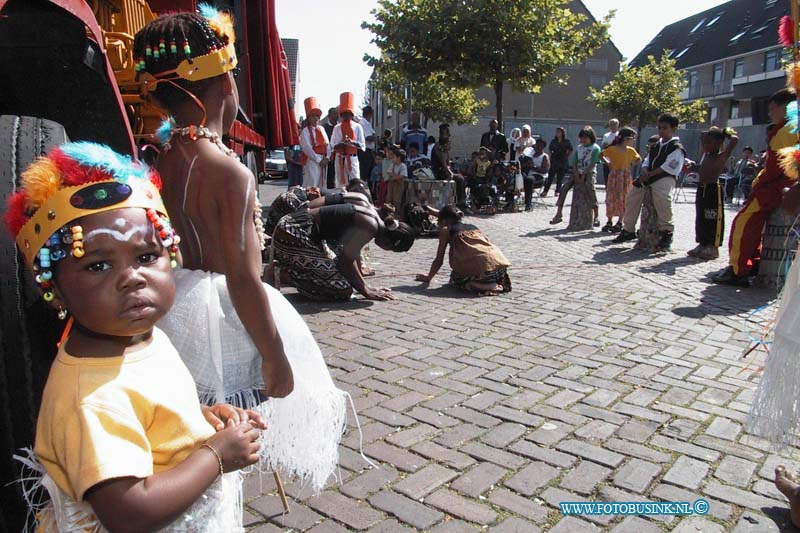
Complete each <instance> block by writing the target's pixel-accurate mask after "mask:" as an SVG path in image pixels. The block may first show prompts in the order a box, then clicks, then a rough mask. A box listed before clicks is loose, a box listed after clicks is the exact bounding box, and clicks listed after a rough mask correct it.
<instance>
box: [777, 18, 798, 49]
mask: <svg viewBox="0 0 800 533" xmlns="http://www.w3.org/2000/svg"><path fill="white" fill-rule="evenodd" d="M778 41H779V42H780V43H781V44H782V45H783V46H793V45H794V21H793V20H792V17H790V16H789V15H784V16H783V17H781V23H780V24H779V25H778Z"/></svg>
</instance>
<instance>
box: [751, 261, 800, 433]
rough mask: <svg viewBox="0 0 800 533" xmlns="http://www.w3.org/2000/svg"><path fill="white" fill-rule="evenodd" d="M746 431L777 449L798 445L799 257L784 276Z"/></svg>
mask: <svg viewBox="0 0 800 533" xmlns="http://www.w3.org/2000/svg"><path fill="white" fill-rule="evenodd" d="M747 429H748V431H750V432H751V433H754V434H756V435H758V436H760V437H763V438H765V439H767V440H769V441H771V442H772V443H774V444H778V445H780V446H794V445H797V444H798V443H800V438H799V437H800V258H798V259H797V260H795V261H794V262H793V264H792V267H791V269H790V270H789V275H788V276H787V277H786V283H785V285H784V287H783V294H782V296H781V301H780V307H779V308H778V313H777V317H776V319H775V338H774V340H773V343H772V347H771V349H770V351H769V355H768V356H767V362H766V366H765V368H764V373H763V374H762V375H761V382H760V383H759V384H758V389H757V390H756V394H755V397H754V398H753V405H752V406H751V408H750V416H749V417H748V420H747Z"/></svg>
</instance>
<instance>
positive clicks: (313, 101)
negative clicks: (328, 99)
mask: <svg viewBox="0 0 800 533" xmlns="http://www.w3.org/2000/svg"><path fill="white" fill-rule="evenodd" d="M303 105H305V106H306V116H309V115H312V114H313V115H317V116H318V117H321V116H322V109H320V107H319V102H317V98H316V97H315V96H309V97H308V98H306V99H305V100H303Z"/></svg>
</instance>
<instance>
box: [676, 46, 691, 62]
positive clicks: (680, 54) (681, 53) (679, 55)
mask: <svg viewBox="0 0 800 533" xmlns="http://www.w3.org/2000/svg"><path fill="white" fill-rule="evenodd" d="M691 47H692V45H689V46H687V47H686V48H684V49H683V50H681V51H680V52H678V53H677V54H675V59H680V58H681V57H683V54H685V53H686V52H688V51H689V48H691Z"/></svg>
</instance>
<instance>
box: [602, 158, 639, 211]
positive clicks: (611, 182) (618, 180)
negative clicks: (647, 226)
mask: <svg viewBox="0 0 800 533" xmlns="http://www.w3.org/2000/svg"><path fill="white" fill-rule="evenodd" d="M632 186H633V180H632V179H631V169H630V168H624V169H620V170H612V171H611V173H610V174H609V175H608V179H607V180H606V216H607V217H609V218H611V217H622V216H625V196H626V195H627V194H628V191H630V190H631V187H632Z"/></svg>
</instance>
